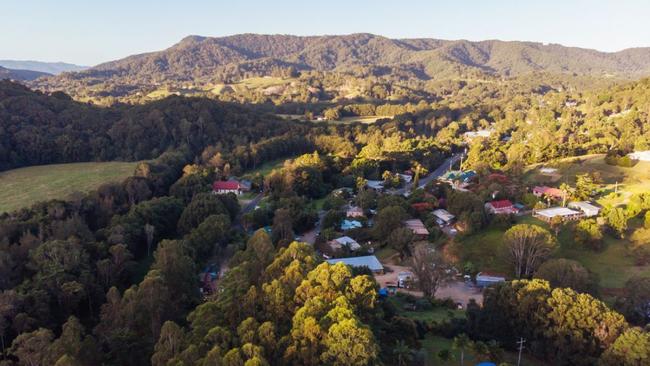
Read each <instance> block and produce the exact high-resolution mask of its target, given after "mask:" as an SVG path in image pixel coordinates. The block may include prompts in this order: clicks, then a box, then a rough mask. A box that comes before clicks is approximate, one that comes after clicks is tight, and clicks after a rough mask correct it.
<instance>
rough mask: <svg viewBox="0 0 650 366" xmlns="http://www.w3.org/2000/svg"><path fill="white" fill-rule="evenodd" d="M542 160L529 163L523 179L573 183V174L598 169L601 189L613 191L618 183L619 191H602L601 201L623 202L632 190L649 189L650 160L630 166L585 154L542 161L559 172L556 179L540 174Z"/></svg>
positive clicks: (535, 182) (615, 203)
mask: <svg viewBox="0 0 650 366" xmlns="http://www.w3.org/2000/svg"><path fill="white" fill-rule="evenodd" d="M540 166H542V165H541V164H536V165H534V166H532V167H531V168H530V169H529V171H528V172H527V173H526V175H525V177H524V179H525V181H526V182H527V183H529V184H544V183H548V184H553V185H559V184H561V183H564V182H566V183H569V184H571V185H573V184H575V176H576V175H578V174H584V173H598V174H599V175H600V177H601V179H602V181H603V184H604V186H603V187H602V190H603V193H607V192H613V191H614V189H615V187H616V186H617V187H618V191H619V194H615V195H607V194H603V196H602V197H601V198H599V199H598V200H597V201H598V203H600V204H601V205H605V204H611V205H620V204H625V203H626V202H627V199H628V198H629V197H630V196H631V195H632V194H634V193H640V192H646V191H648V190H650V162H643V161H641V162H639V163H638V164H636V165H635V166H633V167H631V168H624V167H619V166H612V165H608V164H606V163H605V160H604V155H602V154H597V155H586V156H581V157H575V158H567V159H562V160H560V161H557V162H554V163H550V164H543V166H547V167H553V168H557V169H558V173H559V174H560V175H561V177H560V179H559V180H558V181H557V182H553V180H552V178H551V177H549V176H546V175H543V174H540V172H539V167H540Z"/></svg>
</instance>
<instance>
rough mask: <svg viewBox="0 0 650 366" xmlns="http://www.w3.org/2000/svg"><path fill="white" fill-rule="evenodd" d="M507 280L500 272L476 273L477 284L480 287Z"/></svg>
mask: <svg viewBox="0 0 650 366" xmlns="http://www.w3.org/2000/svg"><path fill="white" fill-rule="evenodd" d="M505 281H506V277H505V276H504V275H502V274H499V273H489V272H479V273H478V274H477V275H476V285H477V286H479V287H487V286H492V285H495V284H497V283H499V282H505Z"/></svg>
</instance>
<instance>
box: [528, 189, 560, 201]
mask: <svg viewBox="0 0 650 366" xmlns="http://www.w3.org/2000/svg"><path fill="white" fill-rule="evenodd" d="M533 194H534V195H535V196H537V197H544V196H546V197H550V198H552V199H554V200H561V199H562V198H563V197H564V192H562V190H561V189H557V188H551V187H547V186H541V187H540V186H537V187H535V188H533Z"/></svg>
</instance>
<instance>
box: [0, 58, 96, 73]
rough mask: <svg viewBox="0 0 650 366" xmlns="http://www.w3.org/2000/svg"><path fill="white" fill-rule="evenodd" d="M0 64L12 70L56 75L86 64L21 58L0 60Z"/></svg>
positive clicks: (78, 69)
mask: <svg viewBox="0 0 650 366" xmlns="http://www.w3.org/2000/svg"><path fill="white" fill-rule="evenodd" d="M0 66H1V67H4V68H7V69H12V70H30V71H38V72H42V73H47V74H51V75H58V74H60V73H62V72H68V71H82V70H85V69H87V68H88V66H79V65H74V64H68V63H65V62H41V61H30V60H27V61H21V60H0Z"/></svg>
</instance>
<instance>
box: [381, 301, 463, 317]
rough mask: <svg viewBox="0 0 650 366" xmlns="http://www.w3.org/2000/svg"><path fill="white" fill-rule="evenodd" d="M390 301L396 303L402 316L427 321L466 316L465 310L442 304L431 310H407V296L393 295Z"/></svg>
mask: <svg viewBox="0 0 650 366" xmlns="http://www.w3.org/2000/svg"><path fill="white" fill-rule="evenodd" d="M389 301H390V302H391V303H393V305H395V307H396V308H397V309H398V311H399V313H400V315H401V316H403V317H406V318H409V319H413V320H420V321H425V322H432V321H435V322H443V321H445V320H450V319H451V318H464V317H465V311H464V310H455V309H449V308H445V307H442V306H437V307H434V308H433V309H431V310H415V311H411V310H406V309H405V308H404V306H405V305H406V304H407V301H406V297H404V296H391V297H390V298H389Z"/></svg>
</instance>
